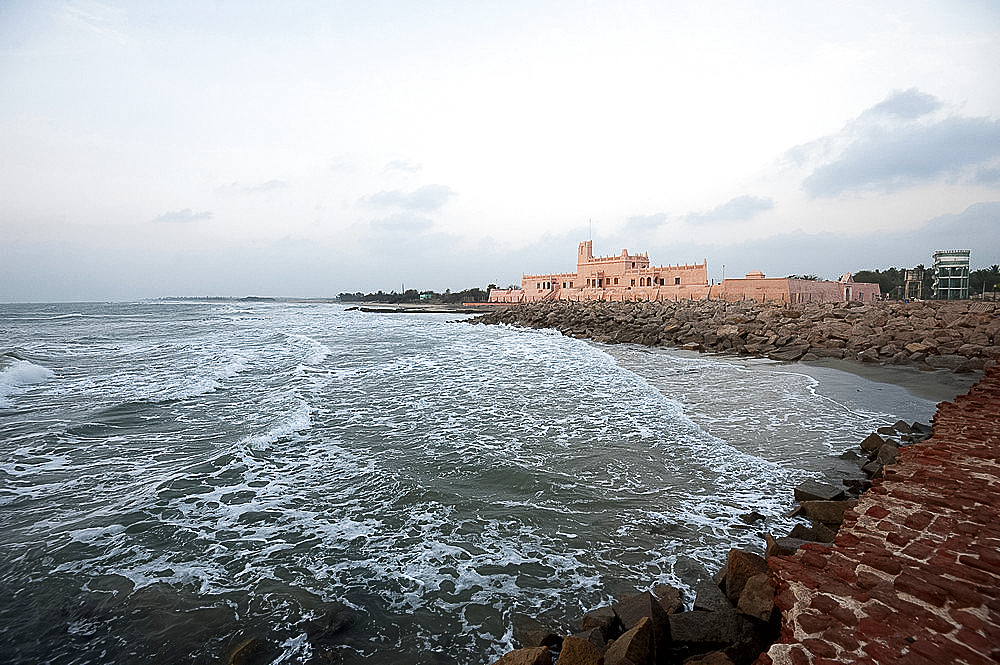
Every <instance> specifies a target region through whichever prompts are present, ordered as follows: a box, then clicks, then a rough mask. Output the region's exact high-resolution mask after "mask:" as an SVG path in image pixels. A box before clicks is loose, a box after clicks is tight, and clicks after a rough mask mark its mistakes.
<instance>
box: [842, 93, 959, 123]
mask: <svg viewBox="0 0 1000 665" xmlns="http://www.w3.org/2000/svg"><path fill="white" fill-rule="evenodd" d="M939 108H941V101H940V100H939V99H938V98H937V97H935V96H934V95H931V94H928V93H926V92H920V91H919V90H917V89H916V88H910V89H909V90H896V91H894V92H892V93H891V94H890V95H889V96H888V97H886V98H885V99H884V100H882V101H881V102H879V103H878V104H876V105H875V106H873V107H871V108H870V109H868V110H867V111H865V112H864V113H862V114H861V115H860V116H859V118H860V119H865V118H877V117H889V116H895V117H897V118H903V119H905V120H915V119H917V118H920V117H922V116H925V115H927V114H929V113H933V112H934V111H937V110H938V109H939Z"/></svg>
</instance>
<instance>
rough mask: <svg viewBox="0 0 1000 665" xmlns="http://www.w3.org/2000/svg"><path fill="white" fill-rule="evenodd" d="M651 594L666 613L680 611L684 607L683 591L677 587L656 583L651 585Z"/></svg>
mask: <svg viewBox="0 0 1000 665" xmlns="http://www.w3.org/2000/svg"><path fill="white" fill-rule="evenodd" d="M653 595H654V596H655V597H656V600H657V602H658V603H660V607H662V608H663V611H664V612H666V613H667V614H674V613H676V612H680V611H681V610H682V609H683V608H684V592H683V591H681V590H680V589H678V588H677V587H674V586H670V585H669V584H657V585H656V586H654V587H653Z"/></svg>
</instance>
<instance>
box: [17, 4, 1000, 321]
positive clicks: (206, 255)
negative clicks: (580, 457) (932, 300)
mask: <svg viewBox="0 0 1000 665" xmlns="http://www.w3.org/2000/svg"><path fill="white" fill-rule="evenodd" d="M998 54H1000V3H998V2H995V1H994V0H963V1H960V0H951V1H944V0H940V1H922V0H901V1H898V2H896V1H879V2H872V1H871V0H864V1H863V2H854V1H851V0H846V1H843V0H842V1H838V2H826V1H824V2H810V1H808V0H805V1H803V0H794V1H787V2H785V1H781V0H775V1H769V2H763V1H761V2H746V1H738V2H737V1H733V2H725V1H704V0H697V1H692V2H685V1H672V2H638V1H636V2H627V1H626V2H602V1H598V0H591V1H589V2H588V1H583V0H580V1H575V2H570V1H559V0H526V1H523V2H522V1H521V0H501V1H497V2H467V1H461V0H455V1H440V0H425V1H422V2H415V1H412V2H402V1H398V2H392V1H387V2H379V1H377V0H376V1H372V2H347V1H346V0H345V1H339V2H338V1H330V2H315V3H307V2H280V3H279V2H253V1H239V2H235V1H234V2H227V1H226V0H216V1H215V2H204V1H203V0H198V1H192V2H185V1H184V0H171V1H170V2H117V1H115V0H108V1H104V2H89V1H75V0H74V1H70V2H64V1H58V2H56V1H49V0H25V1H21V0H3V1H2V2H0V301H23V300H36V301H61V300H129V299H139V298H150V297H160V296H171V295H235V296H242V295H248V294H254V295H272V296H330V295H336V294H337V293H339V292H341V291H357V290H362V291H374V290H379V289H382V290H385V291H390V290H399V289H401V288H402V287H403V286H404V285H405V287H406V288H418V289H434V290H437V291H444V290H445V289H447V288H450V289H452V290H460V289H464V288H468V287H472V286H480V287H485V286H486V284H488V283H491V282H492V283H496V284H500V285H501V286H505V285H507V284H510V283H520V278H521V274H522V272H526V273H539V272H565V271H572V270H574V269H575V261H576V246H577V243H578V242H580V241H581V240H585V239H587V238H588V237H592V238H593V240H594V250H595V253H597V254H602V255H606V254H618V253H620V252H621V250H622V249H624V248H628V249H629V250H630V251H633V252H634V251H639V252H648V254H649V257H650V260H651V262H652V263H654V264H656V265H660V264H675V263H693V262H700V261H701V260H703V259H707V260H708V264H709V276H710V278H711V279H712V280H716V281H717V280H718V279H721V277H722V274H723V270H724V271H725V275H726V276H729V277H733V276H741V275H743V274H744V273H746V272H747V271H749V270H753V269H759V270H762V271H763V272H764V273H766V274H767V275H769V276H785V275H788V274H793V273H798V274H801V273H814V274H818V275H820V276H823V277H827V278H836V277H838V276H839V275H840V274H841V273H843V272H846V271H856V270H860V269H869V268H880V269H882V268H887V267H890V266H897V267H899V266H913V265H916V264H920V263H923V264H930V263H931V253H932V252H933V251H934V250H937V249H971V250H972V264H973V268H977V267H985V266H989V265H992V264H994V263H1000V55H998Z"/></svg>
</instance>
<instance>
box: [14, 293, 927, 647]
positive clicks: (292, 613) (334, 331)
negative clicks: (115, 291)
mask: <svg viewBox="0 0 1000 665" xmlns="http://www.w3.org/2000/svg"><path fill="white" fill-rule="evenodd" d="M457 318H461V317H460V316H458V315H454V314H451V315H448V314H426V315H424V314H420V315H413V314H372V313H364V312H359V311H350V310H347V309H345V307H343V306H339V305H332V304H312V303H304V304H294V303H275V304H271V303H254V304H243V303H237V302H234V303H219V302H214V303H213V302H207V303H194V302H181V303H176V302H175V303H169V302H153V303H130V304H62V305H0V661H3V662H10V663H42V662H44V663H108V662H115V663H133V662H134V663H139V662H150V661H154V662H161V663H174V662H177V663H181V662H183V663H190V662H194V663H201V662H218V661H219V660H220V659H224V658H225V657H226V656H227V654H229V653H231V652H232V650H233V649H234V648H236V646H237V645H239V644H241V643H244V642H245V641H246V640H255V642H253V645H254V648H255V651H254V662H268V663H299V662H324V663H328V662H333V663H357V662H361V661H369V660H376V661H378V662H390V663H461V664H472V663H489V662H492V661H493V660H494V659H496V658H497V657H499V655H500V654H502V653H503V652H505V651H507V650H509V649H510V648H512V647H513V646H514V633H515V630H516V629H517V627H518V626H519V625H522V624H524V623H525V622H526V621H527V620H529V619H532V620H538V621H540V622H541V623H543V624H545V625H546V626H548V627H550V628H552V629H556V630H561V631H563V632H572V631H574V630H575V629H576V628H577V625H578V624H577V622H578V621H579V619H580V617H581V616H582V615H583V613H584V612H585V611H587V610H588V609H592V608H594V607H596V606H598V605H601V604H602V603H606V602H608V601H610V600H611V599H612V598H614V596H615V595H617V594H620V593H622V592H624V591H627V590H631V589H645V588H650V587H651V586H652V585H654V584H656V583H660V582H664V583H669V584H674V585H677V586H681V587H682V588H689V587H690V586H691V585H693V584H694V583H696V582H697V581H698V580H699V579H701V578H703V577H705V576H706V575H708V574H711V573H712V572H714V570H715V569H717V567H718V565H719V563H720V562H721V561H723V560H724V557H725V554H726V552H727V551H728V549H729V548H730V547H733V546H737V547H744V548H747V549H751V550H755V551H760V550H761V547H762V541H761V533H762V532H764V531H772V532H775V533H779V532H783V531H787V529H789V528H790V527H791V525H792V524H793V523H794V522H793V520H791V519H790V518H788V517H785V514H786V513H787V512H788V510H789V509H790V508H791V507H792V496H791V488H792V487H794V485H795V484H796V483H798V482H800V481H802V480H804V479H806V478H810V477H817V476H819V475H821V474H822V473H823V472H824V471H825V470H827V469H828V468H830V466H831V464H834V463H835V461H836V460H837V459H838V456H839V455H840V454H841V453H842V452H844V451H845V450H846V449H848V448H850V447H851V446H854V445H856V444H857V442H858V441H860V439H862V438H863V437H864V436H866V435H867V434H868V433H870V432H871V431H872V430H873V429H874V428H876V427H878V426H880V425H883V424H887V423H892V422H895V421H896V420H897V419H899V418H903V419H907V420H923V421H926V420H928V419H929V418H930V416H931V414H933V411H934V403H933V402H931V401H929V400H926V399H922V398H919V397H914V396H913V395H911V394H910V393H907V392H906V391H905V390H903V389H901V388H897V387H895V386H892V385H889V384H883V383H874V382H872V381H868V380H866V379H864V378H862V377H858V376H853V375H846V374H844V373H842V372H838V373H835V375H836V380H833V378H832V377H834V373H833V372H834V370H827V372H830V373H828V374H823V372H821V371H818V370H817V371H813V372H811V373H809V372H806V371H803V370H802V369H801V368H800V367H799V366H797V365H785V364H778V363H769V362H761V361H752V360H738V359H724V358H710V357H704V356H695V355H692V354H685V353H681V352H671V351H668V350H662V349H653V350H651V349H646V348H642V347H636V346H628V345H623V346H604V345H598V344H592V343H588V342H585V341H581V340H575V339H570V338H566V337H562V336H560V335H558V334H556V333H553V332H550V331H536V330H524V329H517V328H509V327H501V326H479V325H475V326H474V325H467V324H465V323H462V322H458V321H456V319H457ZM753 513H758V514H759V515H761V516H763V518H762V519H760V520H759V521H756V522H753V521H752V520H748V519H746V517H747V516H748V515H751V514H753Z"/></svg>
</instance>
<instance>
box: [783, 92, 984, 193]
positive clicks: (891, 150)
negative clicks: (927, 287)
mask: <svg viewBox="0 0 1000 665" xmlns="http://www.w3.org/2000/svg"><path fill="white" fill-rule="evenodd" d="M941 106H942V105H941V103H940V101H939V100H938V99H937V98H935V97H933V96H932V95H928V94H926V93H921V92H919V91H917V90H916V89H911V90H906V91H903V92H895V93H893V94H891V95H889V97H887V98H886V99H885V100H883V101H882V102H879V103H878V104H876V105H875V106H873V107H871V108H870V109H868V110H867V111H864V112H863V113H862V114H861V115H860V116H858V118H857V119H855V120H854V121H853V122H851V123H849V124H848V125H847V126H846V127H845V128H844V130H843V131H842V132H840V133H839V134H836V135H832V136H829V137H824V138H823V139H820V140H819V141H816V142H814V143H812V144H809V145H804V146H796V147H795V148H792V149H791V150H789V151H788V152H787V153H786V155H785V156H786V158H788V159H789V160H791V161H792V162H794V163H797V164H804V163H806V162H808V161H809V159H810V158H812V159H814V160H816V159H818V160H819V161H820V162H822V163H820V164H819V165H818V166H817V167H816V168H815V169H814V170H813V172H812V173H811V174H810V175H809V176H808V177H806V178H805V180H803V182H802V187H803V189H805V191H806V193H807V194H808V195H809V196H810V197H811V198H821V197H834V196H839V195H841V194H844V193H848V192H865V191H879V192H892V191H895V190H898V189H902V188H905V187H910V186H914V185H918V184H921V183H927V182H932V181H935V180H949V181H952V182H963V183H978V184H992V183H994V182H996V180H997V169H998V168H1000V121H998V120H995V119H993V118H985V117H983V118H969V117H963V116H949V117H944V118H940V119H934V118H933V115H932V114H933V113H934V112H935V111H937V110H939V109H940V108H941ZM834 146H840V149H839V150H836V149H835V148H834ZM824 153H825V154H824Z"/></svg>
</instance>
